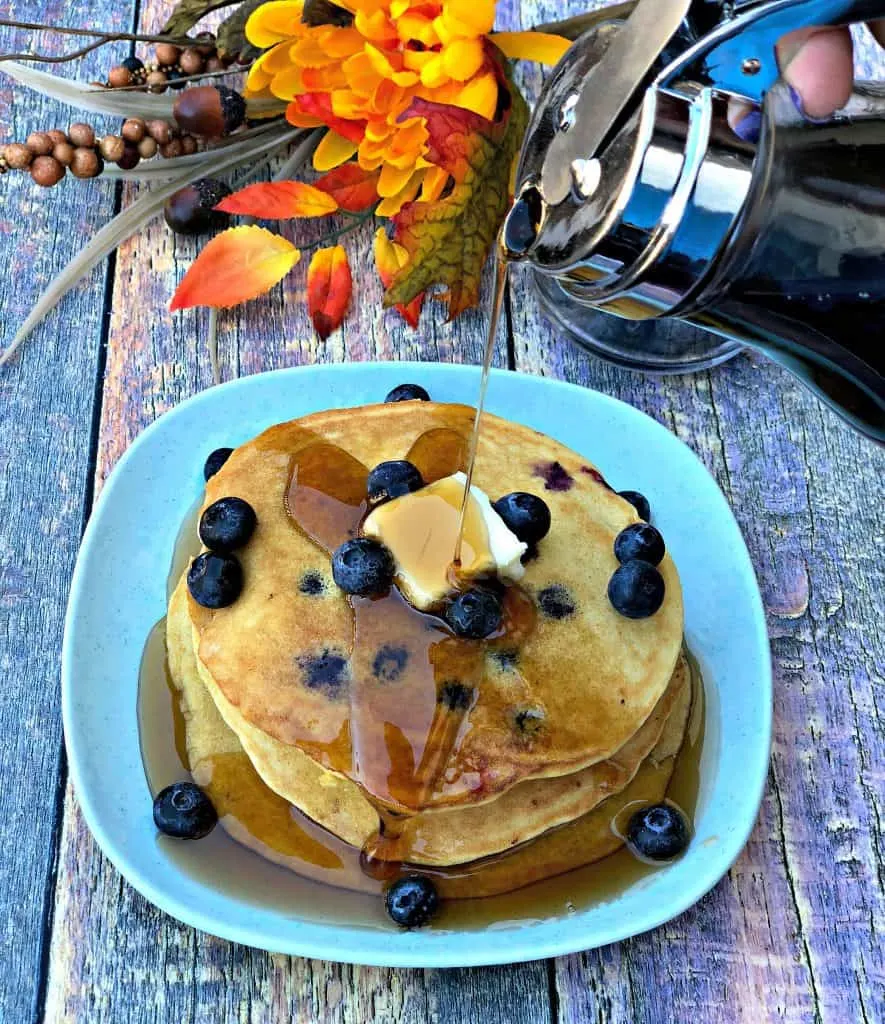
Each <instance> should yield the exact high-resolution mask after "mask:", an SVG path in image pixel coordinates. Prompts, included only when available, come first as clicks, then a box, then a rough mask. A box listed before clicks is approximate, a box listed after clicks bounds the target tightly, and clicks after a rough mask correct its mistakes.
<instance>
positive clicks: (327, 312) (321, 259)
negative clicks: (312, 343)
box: [307, 245, 353, 341]
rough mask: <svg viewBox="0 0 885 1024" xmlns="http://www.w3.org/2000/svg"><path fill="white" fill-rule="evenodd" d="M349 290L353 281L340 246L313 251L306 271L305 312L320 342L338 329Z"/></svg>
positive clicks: (348, 299)
mask: <svg viewBox="0 0 885 1024" xmlns="http://www.w3.org/2000/svg"><path fill="white" fill-rule="evenodd" d="M352 290H353V279H352V278H351V275H350V265H349V264H348V262H347V253H346V252H345V251H344V248H343V246H340V245H335V246H332V247H330V248H328V249H317V251H316V252H315V253H314V255H313V259H312V260H311V261H310V267H309V268H308V270H307V310H308V312H309V313H310V318H311V320H313V326H314V329H315V330H316V332H317V334H318V335H319V336H320V337H321V338H322V339H323V341H325V340H326V338H328V337H329V335H330V334H331V333H332V331H334V330H335V329H336V328H337V327H340V326H341V321H342V320H343V319H344V314H345V313H346V312H347V307H348V305H349V304H350V296H351V292H352Z"/></svg>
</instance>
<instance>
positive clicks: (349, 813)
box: [167, 585, 690, 865]
mask: <svg viewBox="0 0 885 1024" xmlns="http://www.w3.org/2000/svg"><path fill="white" fill-rule="evenodd" d="M167 630H168V636H167V644H168V650H169V664H170V668H171V670H172V675H173V679H174V680H175V682H176V685H177V686H178V687H179V689H180V690H181V692H182V693H183V695H184V706H185V708H186V709H187V708H198V709H200V710H198V711H197V712H195V713H193V714H190V713H189V714H187V715H186V724H187V741H188V753H189V757H190V760H191V765H192V767H193V766H194V765H198V766H199V767H198V768H194V773H195V775H196V776H197V777H198V778H199V779H200V781H201V783H202V784H204V785H208V786H209V787H211V785H212V765H213V763H215V762H216V761H217V758H218V756H219V755H224V754H228V753H230V752H231V751H236V752H238V753H240V754H241V755H242V756H243V757H246V755H248V760H249V761H250V762H251V768H252V769H253V770H254V772H257V774H258V776H260V778H261V780H263V782H264V783H265V784H266V785H267V787H268V788H269V789H270V790H273V791H274V793H275V794H278V796H279V797H282V798H284V799H285V800H286V801H288V802H289V803H291V804H292V805H294V806H295V807H297V808H298V809H300V810H301V811H302V812H304V813H305V814H306V815H307V816H308V817H309V818H311V819H312V820H313V821H315V822H316V823H317V824H319V825H321V826H323V827H324V828H325V829H327V830H328V831H329V832H331V833H333V834H334V835H336V836H338V837H339V838H341V839H343V840H344V841H345V842H347V843H349V844H350V845H352V846H356V847H363V846H364V845H365V844H366V843H368V842H369V841H370V840H371V837H372V836H373V835H374V834H375V833H377V831H378V829H379V818H378V814H377V811H376V810H375V808H374V807H373V805H372V804H371V803H370V801H369V800H367V799H366V797H365V796H364V795H363V793H362V792H361V790H360V789H359V787H358V786H355V785H353V784H352V783H351V782H350V781H349V780H347V779H343V778H341V777H340V776H338V775H336V774H334V773H332V772H329V771H328V770H326V769H324V768H322V767H321V766H320V765H318V764H317V763H316V761H314V760H313V759H312V758H310V757H308V756H307V755H306V754H304V753H303V752H302V751H301V750H300V749H299V748H298V747H295V746H287V745H285V744H282V743H280V742H279V741H278V740H274V739H272V738H271V737H269V736H268V735H267V734H266V733H263V732H261V731H260V730H257V729H256V728H255V727H254V726H251V725H250V724H249V723H248V722H246V721H245V720H244V719H243V717H242V716H241V715H239V713H238V712H237V709H236V708H235V707H233V705H232V704H231V703H230V702H229V701H228V700H226V698H225V697H224V695H223V694H222V693H221V691H220V690H219V688H218V687H217V686H216V685H215V683H214V681H213V680H212V678H211V676H210V675H209V674H208V673H207V672H206V670H205V669H202V670H201V669H200V667H199V666H198V662H197V659H196V657H195V655H194V647H193V630H192V628H191V624H190V620H189V618H188V615H187V595H186V590H185V587H184V586H183V585H179V587H178V588H177V590H176V592H175V593H174V595H173V597H172V600H171V602H170V606H169V617H168V625H167ZM689 691H690V679H689V671H688V666H687V663H686V661H685V658H684V657H680V658H679V660H678V662H677V665H676V669H675V671H674V673H673V675H672V677H671V680H670V683H669V685H668V686H667V688H666V689H665V691H664V693H663V695H662V696H661V699H660V700H659V701H658V704H657V705H656V706H655V708H654V710H653V711H652V713H651V715H650V716H649V717H648V718H647V719H646V721H645V722H644V723H643V725H642V726H641V727H640V728H639V729H638V730H637V732H636V733H635V734H634V735H633V736H632V737H631V738H630V739H629V740H628V741H627V743H626V744H625V745H624V746H623V747H622V748H621V749H620V750H619V751H617V752H616V753H615V754H614V755H613V756H612V757H610V758H608V759H606V760H605V761H600V762H598V763H597V764H595V765H591V766H590V767H588V768H584V769H581V770H579V771H577V772H575V773H572V774H569V775H562V776H556V777H552V778H544V779H530V780H525V781H523V782H520V783H518V784H517V785H515V786H513V787H512V788H511V789H509V790H508V791H507V792H506V793H504V794H502V795H500V796H499V797H498V798H497V799H495V800H493V801H490V802H486V803H484V804H482V805H480V806H464V807H456V808H452V809H447V810H445V811H443V812H440V811H437V810H431V811H429V812H427V811H425V812H422V813H419V814H416V815H414V816H413V817H411V818H409V819H408V820H407V822H406V824H405V828H404V832H403V842H404V843H405V844H406V845H407V846H408V848H409V849H410V850H411V851H412V852H411V854H410V856H411V859H412V861H413V862H414V863H418V864H432V865H452V864H463V863H467V862H470V861H473V860H477V859H479V858H481V857H487V856H489V855H491V854H494V853H500V852H502V851H505V850H509V849H512V848H513V847H515V846H518V845H519V844H521V843H524V842H526V841H527V840H529V839H533V838H534V837H535V836H538V835H540V834H541V833H543V832H546V831H547V830H549V829H551V828H554V827H555V826H557V825H561V824H564V823H566V822H570V821H573V820H574V819H575V818H577V817H580V816H581V815H584V814H587V813H588V812H589V811H591V810H593V808H595V807H596V806H598V805H599V804H600V803H601V802H602V801H603V800H605V799H607V798H608V797H610V796H612V795H614V794H617V793H618V792H620V791H621V790H623V789H624V787H625V786H627V785H628V784H629V783H630V782H631V780H632V779H633V777H634V776H635V775H636V773H637V771H638V770H639V769H640V765H641V763H642V762H643V761H644V760H645V759H646V758H647V757H648V756H649V755H650V754H651V752H652V750H653V749H654V748H655V746H656V744H657V743H658V741H659V740H660V739H661V736H662V735H663V733H664V732H665V730H666V729H668V728H669V729H671V731H672V725H671V724H668V723H670V721H671V717H672V716H673V715H674V714H675V715H676V716H677V720H678V717H679V714H680V713H681V712H679V711H678V709H679V708H680V707H681V706H682V705H683V704H684V702H685V699H686V694H687V693H689ZM213 704H214V706H212V705H213ZM244 774H245V775H247V776H251V774H252V772H251V771H248V770H247V771H246V772H245V773H244ZM249 785H250V787H251V788H254V782H253V783H250V784H249ZM227 799H228V800H229V799H230V796H228V797H227Z"/></svg>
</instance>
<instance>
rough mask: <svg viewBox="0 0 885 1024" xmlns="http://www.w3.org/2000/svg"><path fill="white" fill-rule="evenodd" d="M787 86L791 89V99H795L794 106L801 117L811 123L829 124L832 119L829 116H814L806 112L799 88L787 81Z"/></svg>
mask: <svg viewBox="0 0 885 1024" xmlns="http://www.w3.org/2000/svg"><path fill="white" fill-rule="evenodd" d="M787 87H788V88H789V90H790V99H791V100H792V101H793V106H794V107H795V108H796V111H797V113H798V114H799V116H800V117H802V118H804V119H805V120H806V121H808V123H809V124H827V123H828V122H829V121H830V118H828V117H812V116H811V114H809V113H807V112H806V110H805V104H804V103H803V102H802V97H801V96H800V95H799V92H798V90H797V89H796V88H795V87H794V86H792V85H790V83H789V82H787Z"/></svg>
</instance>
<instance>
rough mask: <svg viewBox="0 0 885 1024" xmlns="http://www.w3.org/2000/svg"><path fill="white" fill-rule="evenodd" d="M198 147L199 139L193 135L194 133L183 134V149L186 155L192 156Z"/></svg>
mask: <svg viewBox="0 0 885 1024" xmlns="http://www.w3.org/2000/svg"><path fill="white" fill-rule="evenodd" d="M198 148H199V147H198V146H197V140H196V139H195V138H194V137H193V135H182V136H181V150H182V153H183V154H184V156H192V155H193V154H194V153H196V151H197V149H198Z"/></svg>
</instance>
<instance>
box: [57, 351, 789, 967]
mask: <svg viewBox="0 0 885 1024" xmlns="http://www.w3.org/2000/svg"><path fill="white" fill-rule="evenodd" d="M403 381H411V382H415V383H418V384H422V385H424V386H425V387H426V388H427V389H428V391H429V392H430V393H431V395H432V396H433V397H434V399H437V400H439V401H445V402H464V401H466V402H471V401H473V400H474V398H475V396H476V393H477V387H478V383H479V370H478V369H477V368H476V367H465V366H445V365H437V364H427V363H363V364H356V365H336V366H315V367H304V368H300V369H292V370H280V371H276V372H273V373H267V374H261V375H258V376H254V377H246V378H244V379H241V380H236V381H232V382H230V383H228V384H224V385H222V386H221V387H215V388H212V389H211V390H209V391H204V392H202V393H201V394H199V395H197V396H196V397H194V398H192V399H190V400H189V401H187V402H184V403H183V404H182V405H180V406H178V407H177V408H175V409H173V410H172V411H171V412H169V413H167V414H166V415H164V416H162V417H161V418H160V419H159V420H158V421H157V422H156V423H154V424H153V425H152V426H151V427H149V428H148V429H147V430H145V432H144V433H143V434H142V435H141V436H140V437H139V438H138V439H137V440H136V441H135V443H134V444H133V445H132V447H131V448H130V449H129V451H128V452H126V454H125V455H124V456H123V458H122V459H121V460H120V462H119V464H118V465H117V467H116V468H115V470H114V472H113V473H112V474H111V476H110V478H109V479H108V481H107V483H106V484H105V486H104V489H103V490H102V493H101V497H100V498H99V501H98V503H97V505H96V508H95V511H94V512H93V515H92V519H91V520H90V522H89V527H88V529H87V531H86V536H85V538H84V541H83V546H82V549H81V551H80V556H79V559H78V561H77V567H76V571H75V573H74V581H73V586H72V589H71V598H70V603H69V606H68V615H67V623H66V630H65V643H64V651H63V660H62V698H63V712H64V727H65V739H66V743H67V751H68V761H69V764H70V770H71V776H72V779H73V784H74V789H75V791H76V794H77V797H78V799H79V801H80V805H81V807H82V810H83V814H84V816H85V818H86V821H87V822H88V824H89V827H90V828H91V829H92V832H93V833H94V835H95V837H96V839H97V840H98V843H99V845H100V846H101V848H102V849H103V850H104V852H105V853H106V854H107V856H108V857H109V858H110V860H111V861H112V862H113V863H114V864H115V865H116V867H117V868H118V869H119V870H120V872H121V873H122V874H123V875H124V877H125V878H126V879H127V880H128V881H129V882H130V883H131V884H132V885H133V886H135V888H136V889H138V890H139V892H141V893H142V894H143V895H144V896H145V897H147V899H149V900H151V902H153V903H155V904H156V905H157V906H158V907H160V908H161V909H163V910H165V911H166V912H167V913H169V914H171V915H173V916H174V917H176V918H178V919H180V920H181V921H184V922H186V923H187V924H190V925H193V926H194V927H196V928H201V929H203V930H204V931H207V932H211V933H212V934H214V935H219V936H222V937H223V938H227V939H231V940H234V941H236V942H243V943H247V944H249V945H252V946H257V947H260V948H263V949H268V950H272V951H274V952H280V953H290V954H298V955H301V956H310V957H320V958H323V959H328V960H339V961H345V962H351V963H361V964H374V965H379V966H395V967H454V966H473V965H479V964H498V963H508V962H513V961H519V960H534V959H537V958H539V957H550V956H557V955H560V954H565V953H572V952H575V951H577V950H581V949H588V948H591V947H594V946H602V945H605V944H606V943H610V942H616V941H618V940H620V939H624V938H627V937H628V936H631V935H636V934H638V933H639V932H643V931H646V930H647V929H649V928H654V927H656V926H657V925H660V924H662V923H663V922H664V921H667V920H668V919H670V918H672V917H674V916H676V915H677V914H680V913H681V912H682V911H684V910H685V909H686V908H688V907H689V906H691V905H692V904H693V903H694V902H695V901H697V900H699V899H700V898H701V897H702V896H703V895H704V894H705V893H706V892H707V891H708V890H709V889H711V888H712V887H713V886H714V885H715V884H716V883H717V882H718V881H719V879H720V878H721V877H722V876H723V875H724V874H725V872H726V871H727V870H728V868H729V866H730V865H731V864H732V862H733V861H734V860H735V858H736V857H737V856H738V854H739V853H740V851H741V849H742V847H743V846H744V844H745V843H746V841H747V838H748V836H749V834H750V831H751V829H752V827H753V823H754V821H755V818H756V814H757V812H758V809H759V804H760V801H761V798H762V791H763V786H764V784H765V778H766V773H767V769H768V757H769V746H770V738H771V666H770V657H769V647H768V636H767V632H766V627H765V617H764V614H763V609H762V601H761V598H760V595H759V590H758V587H757V585H756V579H755V576H754V573H753V567H752V565H751V564H750V558H749V555H748V554H747V549H746V546H745V545H744V542H743V539H742V537H741V534H740V531H739V530H738V526H737V524H736V522H735V520H734V517H733V516H732V514H731V510H730V509H729V507H728V505H727V503H726V501H725V498H724V497H723V495H722V493H721V491H720V490H719V488H718V487H717V485H716V483H715V482H714V480H713V479H712V477H711V476H710V474H709V473H708V472H707V470H706V469H705V468H704V467H703V465H702V464H701V463H700V462H699V460H698V459H697V458H696V456H695V455H694V454H693V453H692V452H691V451H690V450H689V449H688V448H687V447H686V446H685V445H684V444H683V443H682V442H681V441H679V440H678V439H677V438H676V437H674V436H673V435H672V434H670V433H669V432H668V431H667V430H665V429H664V428H663V427H661V426H659V425H658V424H657V423H655V422H654V421H653V420H651V419H649V418H648V417H647V416H645V415H644V414H643V413H641V412H638V411H637V410H636V409H633V408H631V407H630V406H628V405H624V404H623V403H621V402H618V401H616V400H614V399H612V398H607V397H605V396H604V395H600V394H597V393H595V392H593V391H588V390H586V389H584V388H580V387H575V386H573V385H570V384H563V383H560V382H557V381H551V380H546V379H544V378H540V377H531V376H523V375H519V374H515V373H507V372H503V371H494V372H493V373H492V379H491V384H490V387H489V395H488V408H489V411H491V412H494V413H497V414H498V415H500V416H506V417H508V418H510V419H513V420H516V421H518V422H520V423H524V424H526V425H527V426H530V427H534V428H535V429H537V430H541V431H543V432H545V433H547V434H550V435H551V436H552V437H555V438H556V439H557V440H559V441H561V442H563V443H564V444H566V445H569V446H570V447H571V448H573V449H575V450H576V451H578V452H580V453H582V454H584V455H586V456H587V458H588V459H591V460H592V461H593V462H594V463H596V464H597V465H598V466H599V467H600V468H601V469H602V471H603V472H604V473H605V475H606V476H607V478H608V479H609V480H611V481H612V482H613V484H615V485H616V486H617V487H618V488H621V489H627V488H629V489H631V490H639V491H642V492H643V493H644V494H646V495H648V496H649V498H650V499H651V502H652V507H653V509H654V519H655V523H656V524H657V526H658V527H659V528H660V529H661V532H662V533H663V534H664V536H665V537H666V540H667V547H668V549H669V550H670V552H671V553H672V555H673V558H674V560H675V562H676V565H677V567H678V569H679V573H680V576H681V578H682V587H683V591H684V597H685V620H686V627H685V628H686V639H687V642H688V646H689V648H690V649H691V651H692V652H693V653H694V655H695V656H696V657H697V659H698V661H699V663H700V666H701V670H702V672H703V675H704V680H705V684H706V723H705V725H706V736H705V741H704V752H703V757H702V761H701V788H700V794H699V798H698V806H697V811H696V816H695V829H696V835H695V838H694V841H693V842H692V843H691V845H690V847H689V849H688V851H687V853H686V855H685V856H684V857H683V858H682V859H681V860H679V861H678V862H676V863H675V864H672V865H670V866H668V867H666V868H663V869H661V870H659V871H656V872H653V873H652V874H650V875H648V876H645V877H643V878H642V879H641V880H639V881H637V882H635V883H634V884H633V885H631V886H630V887H629V888H627V889H626V891H624V892H623V893H621V894H620V895H618V896H616V897H615V898H612V899H610V900H608V901H606V902H599V903H596V904H594V905H592V906H589V907H587V908H585V909H582V908H577V909H575V908H569V909H568V911H566V909H565V908H563V911H562V913H561V914H555V915H553V916H547V917H541V918H538V917H532V918H531V919H525V918H524V919H518V920H506V921H502V922H500V923H498V924H495V926H494V927H488V926H487V927H478V926H476V927H468V926H464V927H459V928H445V927H444V926H443V924H444V921H443V922H442V923H441V925H440V926H438V927H433V928H429V929H425V930H423V931H414V932H400V931H397V930H396V929H394V928H393V927H392V926H391V925H390V924H389V923H388V922H387V921H386V920H385V918H384V914H383V911H382V909H381V907H380V901H379V900H377V899H376V900H370V899H369V897H364V896H361V895H354V894H348V893H345V892H344V891H337V890H333V889H331V888H329V889H327V890H326V891H324V892H323V894H322V898H321V899H317V890H316V883H313V882H310V881H307V880H305V879H300V878H298V877H297V876H294V875H292V874H291V873H284V872H283V870H282V869H280V868H276V867H274V866H273V865H270V864H268V865H267V871H269V872H272V873H274V872H275V873H277V874H275V875H269V876H268V877H267V879H266V881H265V889H266V892H267V898H266V899H260V900H258V901H253V900H251V899H245V898H243V897H241V896H238V895H237V894H236V888H235V887H232V888H231V889H230V890H228V889H226V888H225V886H224V884H223V881H222V883H221V884H218V883H217V881H216V884H208V883H207V882H206V881H205V880H201V875H200V872H191V871H189V870H187V868H186V862H185V861H184V860H183V859H182V856H180V855H178V851H176V856H175V857H174V858H172V857H170V855H169V848H168V842H158V839H157V836H156V833H155V830H154V826H153V822H152V819H151V813H150V802H149V792H148V789H147V786H146V782H145V774H144V767H143V764H142V760H141V753H140V749H139V737H138V724H137V720H136V697H137V685H138V672H139V664H140V660H141V656H142V651H143V648H144V644H145V639H146V637H147V635H148V633H149V631H150V629H151V627H152V626H153V625H154V624H155V623H156V622H157V621H158V620H159V619H160V618H162V616H163V615H164V614H165V603H166V576H167V572H168V569H169V564H170V559H171V552H172V549H173V546H174V543H175V539H176V536H177V533H178V530H179V527H180V525H181V523H182V521H183V519H184V517H185V516H186V514H187V513H188V511H189V509H190V508H191V507H192V506H193V503H194V500H195V498H196V496H197V495H198V494H199V493H200V489H201V487H202V474H201V470H202V462H203V459H204V457H205V455H206V454H207V453H208V452H210V451H211V450H212V449H214V448H217V447H221V446H236V445H238V444H241V443H243V442H244V441H246V440H248V439H249V438H251V437H252V436H254V435H255V434H257V433H258V432H259V431H261V430H263V429H265V428H266V427H269V426H271V425H272V424H274V423H278V422H280V421H283V420H289V419H293V418H295V417H298V416H304V415H305V414H307V413H311V412H316V411H318V410H322V409H329V408H335V407H343V406H352V405H362V404H367V403H373V402H377V401H380V400H381V399H383V396H384V395H385V394H386V393H387V392H388V391H389V390H390V388H392V387H393V386H394V385H396V384H399V383H402V382H403ZM185 845H186V846H187V847H188V849H187V850H186V851H185V852H184V853H185V855H186V857H193V858H199V857H200V856H201V854H200V844H199V843H193V844H185ZM230 845H231V846H233V845H234V844H230ZM242 857H243V858H247V859H248V858H251V859H249V860H244V861H243V864H246V865H247V867H246V870H248V865H251V864H252V863H253V860H252V859H254V862H255V863H256V864H259V865H263V864H264V862H263V861H261V860H260V859H258V858H255V855H254V854H251V853H249V852H248V851H245V850H244V851H242ZM240 869H241V866H238V865H234V864H231V865H228V867H227V868H226V870H229V871H235V870H240ZM282 874H285V885H284V887H283V889H281V888H280V885H281V884H282V883H281V882H280V876H281V875H282ZM219 877H221V878H222V879H223V873H222V875H221V876H219ZM299 887H300V888H299ZM283 891H285V892H286V893H287V894H288V893H291V894H292V895H291V897H290V896H288V895H286V897H285V898H283V897H281V896H279V895H277V896H276V897H275V896H274V894H275V893H277V894H279V893H281V892H283ZM299 893H300V894H301V895H302V896H303V898H299ZM317 908H319V909H317Z"/></svg>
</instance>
